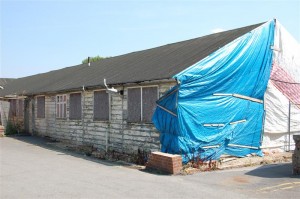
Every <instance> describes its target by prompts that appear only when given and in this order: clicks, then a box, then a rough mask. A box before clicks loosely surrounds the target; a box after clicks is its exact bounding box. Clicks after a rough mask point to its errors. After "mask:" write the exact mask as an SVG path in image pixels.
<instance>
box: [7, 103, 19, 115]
mask: <svg viewBox="0 0 300 199" xmlns="http://www.w3.org/2000/svg"><path fill="white" fill-rule="evenodd" d="M9 116H10V117H16V116H17V100H16V99H11V100H10V101H9Z"/></svg>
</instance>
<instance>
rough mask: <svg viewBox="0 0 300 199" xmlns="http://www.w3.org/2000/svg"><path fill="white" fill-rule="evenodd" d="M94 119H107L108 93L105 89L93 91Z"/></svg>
mask: <svg viewBox="0 0 300 199" xmlns="http://www.w3.org/2000/svg"><path fill="white" fill-rule="evenodd" d="M94 120H101V121H108V120H109V95H108V93H106V91H95V92H94Z"/></svg>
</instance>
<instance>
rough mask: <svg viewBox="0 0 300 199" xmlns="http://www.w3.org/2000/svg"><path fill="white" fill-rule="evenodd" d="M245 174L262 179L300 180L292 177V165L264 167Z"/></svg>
mask: <svg viewBox="0 0 300 199" xmlns="http://www.w3.org/2000/svg"><path fill="white" fill-rule="evenodd" d="M245 174H246V175H250V176H257V177H262V178H286V177H290V178H300V176H295V175H293V173H292V163H285V164H278V165H276V164H275V165H264V166H261V167H258V168H256V169H254V170H251V171H249V172H247V173H245Z"/></svg>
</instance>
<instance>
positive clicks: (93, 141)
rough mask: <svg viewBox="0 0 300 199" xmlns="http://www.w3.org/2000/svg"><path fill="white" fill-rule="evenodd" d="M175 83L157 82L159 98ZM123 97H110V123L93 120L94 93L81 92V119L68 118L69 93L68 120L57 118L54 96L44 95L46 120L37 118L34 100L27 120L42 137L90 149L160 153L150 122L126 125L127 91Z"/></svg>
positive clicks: (112, 95)
mask: <svg viewBox="0 0 300 199" xmlns="http://www.w3.org/2000/svg"><path fill="white" fill-rule="evenodd" d="M172 85H174V83H173V82H172V83H160V84H156V85H155V86H158V91H159V96H162V95H163V93H165V92H166V91H167V90H169V89H170V87H171V86H172ZM117 89H118V90H121V89H124V95H123V96H121V95H117V94H110V97H109V101H110V102H109V103H110V107H109V111H110V120H109V121H94V111H93V110H94V109H93V108H94V90H92V91H91V90H89V91H81V94H82V97H81V105H82V118H81V119H78V120H72V119H69V114H70V107H69V104H70V103H69V102H70V93H65V94H67V111H66V112H67V117H66V118H64V119H61V118H60V119H58V118H56V102H55V95H46V96H45V118H37V111H36V108H37V103H36V98H35V103H34V105H35V111H34V112H35V114H34V115H35V118H34V119H31V120H30V121H31V122H33V124H31V128H33V131H34V132H35V133H37V134H38V135H41V136H48V137H51V138H54V139H56V140H60V141H64V142H71V143H73V144H77V145H81V146H82V145H83V146H92V147H94V148H96V149H98V150H100V151H101V150H102V151H108V152H110V151H117V152H120V153H126V154H134V153H137V151H138V149H142V150H146V151H158V150H160V142H159V133H158V132H157V130H156V128H155V127H154V125H153V124H152V123H129V122H127V113H128V106H127V93H128V92H127V91H128V88H127V87H125V88H123V87H119V88H118V87H117Z"/></svg>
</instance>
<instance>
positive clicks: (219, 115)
mask: <svg viewBox="0 0 300 199" xmlns="http://www.w3.org/2000/svg"><path fill="white" fill-rule="evenodd" d="M273 42H274V21H270V22H267V23H265V24H263V25H262V26H260V27H258V28H256V29H254V30H253V31H251V32H249V33H247V34H245V35H243V36H242V37H239V38H238V39H236V40H234V41H233V42H231V43H229V44H227V45H226V46H224V47H222V48H220V49H219V50H217V51H215V52H214V53H212V54H211V55H209V56H208V57H206V58H204V59H203V60H201V61H199V62H198V63H196V64H194V65H193V66H191V67H189V68H187V69H186V70H184V71H182V72H180V73H179V74H177V75H175V76H174V78H175V79H176V80H177V82H178V85H177V86H175V87H174V88H172V89H171V90H170V91H168V92H167V93H166V94H165V95H164V96H163V97H162V98H160V99H159V100H158V101H157V105H158V106H157V108H156V110H155V113H154V115H153V119H152V120H153V122H154V124H155V126H156V128H157V129H158V130H159V131H160V133H161V136H160V141H161V145H162V151H163V152H167V153H173V154H181V155H182V156H183V160H184V161H187V160H189V159H192V158H195V157H199V158H201V159H203V160H208V159H218V158H219V157H220V155H222V154H224V153H227V154H230V155H235V156H245V155H247V154H250V153H256V154H258V155H261V150H260V149H259V147H260V145H261V136H262V128H263V116H264V107H263V103H262V100H263V97H264V93H265V91H266V88H267V83H268V80H269V77H270V71H271V64H272V50H271V46H273Z"/></svg>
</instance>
